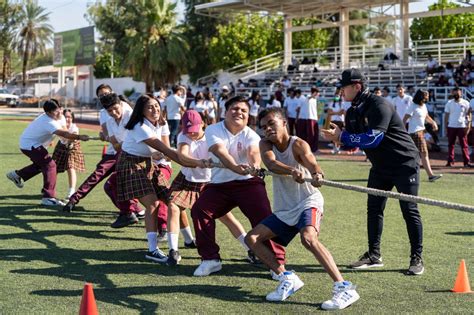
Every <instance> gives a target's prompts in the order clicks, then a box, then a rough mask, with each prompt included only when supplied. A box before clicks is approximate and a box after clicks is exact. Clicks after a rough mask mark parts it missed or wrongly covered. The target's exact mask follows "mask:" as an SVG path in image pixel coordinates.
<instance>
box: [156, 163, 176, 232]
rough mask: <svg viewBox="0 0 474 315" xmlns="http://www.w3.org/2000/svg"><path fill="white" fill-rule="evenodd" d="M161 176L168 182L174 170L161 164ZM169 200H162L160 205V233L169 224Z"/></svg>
mask: <svg viewBox="0 0 474 315" xmlns="http://www.w3.org/2000/svg"><path fill="white" fill-rule="evenodd" d="M158 167H159V168H160V171H161V174H163V176H165V177H166V179H167V180H170V178H171V174H172V173H173V169H172V168H171V167H169V166H167V165H163V164H160V165H158ZM167 202H168V201H167V200H160V205H159V206H158V231H163V230H164V229H166V227H167V223H168V206H167V204H166V203H167Z"/></svg>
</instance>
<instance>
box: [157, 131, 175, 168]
mask: <svg viewBox="0 0 474 315" xmlns="http://www.w3.org/2000/svg"><path fill="white" fill-rule="evenodd" d="M170 134H171V132H170V126H169V125H168V123H167V122H165V124H164V125H163V126H161V137H160V140H162V139H163V137H169V135H170ZM168 140H169V139H168ZM153 162H154V163H155V164H161V165H166V166H169V167H171V165H172V164H171V162H170V161H168V160H167V159H165V158H163V159H159V160H153Z"/></svg>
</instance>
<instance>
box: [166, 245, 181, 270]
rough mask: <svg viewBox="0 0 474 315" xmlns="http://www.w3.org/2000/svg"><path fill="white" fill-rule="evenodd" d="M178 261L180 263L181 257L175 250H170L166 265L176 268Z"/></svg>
mask: <svg viewBox="0 0 474 315" xmlns="http://www.w3.org/2000/svg"><path fill="white" fill-rule="evenodd" d="M180 261H181V256H180V255H179V252H178V251H177V250H174V249H170V252H169V254H168V260H167V261H166V264H167V265H168V266H176V265H178V264H179V262H180Z"/></svg>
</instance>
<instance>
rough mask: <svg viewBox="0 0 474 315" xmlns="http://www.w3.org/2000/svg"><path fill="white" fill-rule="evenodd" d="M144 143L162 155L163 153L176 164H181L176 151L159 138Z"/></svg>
mask: <svg viewBox="0 0 474 315" xmlns="http://www.w3.org/2000/svg"><path fill="white" fill-rule="evenodd" d="M143 142H145V143H146V144H147V145H149V146H150V147H152V148H153V149H155V150H158V151H160V152H161V153H163V154H164V155H166V156H167V157H169V158H170V159H172V160H173V161H175V162H176V163H179V158H178V154H177V153H176V151H175V150H172V149H170V148H169V147H168V146H167V145H166V144H165V143H163V142H162V141H161V140H159V139H158V138H149V139H146V140H144V141H143Z"/></svg>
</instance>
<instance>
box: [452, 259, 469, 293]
mask: <svg viewBox="0 0 474 315" xmlns="http://www.w3.org/2000/svg"><path fill="white" fill-rule="evenodd" d="M451 291H453V292H455V293H472V291H471V286H470V284H469V277H468V276H467V269H466V262H465V261H464V259H461V263H460V264H459V269H458V275H457V277H456V282H454V288H453V289H452V290H451Z"/></svg>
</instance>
